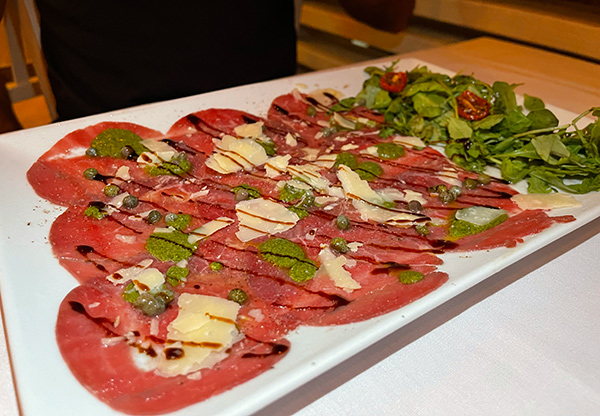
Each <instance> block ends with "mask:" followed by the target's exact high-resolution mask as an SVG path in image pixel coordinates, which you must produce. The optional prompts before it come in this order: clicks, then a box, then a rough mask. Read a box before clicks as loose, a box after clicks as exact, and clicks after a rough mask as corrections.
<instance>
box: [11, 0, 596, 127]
mask: <svg viewBox="0 0 600 416" xmlns="http://www.w3.org/2000/svg"><path fill="white" fill-rule="evenodd" d="M9 3H10V2H9ZM30 4H32V2H31V1H23V0H18V6H17V7H14V8H13V11H12V15H13V17H15V18H14V19H12V21H11V22H10V23H8V27H7V20H8V19H7V18H5V19H4V20H3V21H2V24H1V25H0V79H3V80H5V81H6V82H8V87H9V91H10V95H11V100H12V102H13V106H14V108H15V112H16V114H17V117H18V118H19V121H20V122H21V124H22V125H23V126H24V127H25V128H29V127H35V126H39V125H43V124H47V123H50V122H51V120H52V118H53V117H52V112H53V104H52V97H51V94H50V93H48V89H47V85H46V80H45V74H44V73H43V62H40V51H39V46H38V42H37V40H36V30H38V28H36V27H35V18H34V19H33V20H34V21H33V27H32V23H31V14H32V12H31V9H30V8H28V7H27V6H28V5H30ZM8 13H9V10H8V9H7V14H8ZM298 31H299V32H298V33H299V38H298V72H299V73H302V72H308V71H313V70H320V69H326V68H333V67H337V66H342V65H347V64H351V63H355V62H361V61H365V60H369V59H375V58H381V57H384V56H389V55H395V54H402V53H408V52H411V51H416V50H422V49H431V48H435V47H440V46H444V45H447V44H450V43H456V42H460V41H465V40H469V39H472V38H476V37H480V36H491V37H495V38H499V39H504V40H510V41H514V42H517V43H522V44H525V45H530V46H535V47H539V48H543V49H547V50H550V51H554V52H558V53H561V54H565V55H569V56H573V57H576V58H579V59H583V60H586V61H590V62H594V63H600V0H552V1H548V0H416V7H415V11H414V16H413V18H412V19H411V23H410V25H409V27H408V28H407V29H406V30H405V31H403V32H401V33H398V34H390V33H386V32H382V31H379V30H375V29H372V28H370V27H368V26H366V25H364V24H362V23H359V22H357V21H356V20H354V19H352V18H351V17H349V16H348V15H347V14H346V13H345V12H344V11H343V9H342V8H341V6H340V5H339V3H338V2H337V0H304V1H303V2H302V5H301V14H300V18H299V28H298ZM9 45H10V48H9Z"/></svg>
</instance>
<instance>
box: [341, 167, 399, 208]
mask: <svg viewBox="0 0 600 416" xmlns="http://www.w3.org/2000/svg"><path fill="white" fill-rule="evenodd" d="M337 176H338V179H339V180H340V182H341V183H342V187H343V188H344V193H345V194H346V197H348V198H350V199H353V200H357V199H358V200H364V201H368V202H371V203H373V204H377V205H383V204H385V203H386V202H389V200H386V199H384V198H383V197H382V196H381V195H379V194H378V193H377V192H375V191H374V190H373V189H371V187H370V186H369V182H367V181H365V180H363V179H361V178H360V176H358V173H356V172H354V171H353V170H352V169H350V168H349V167H348V166H346V165H340V167H339V169H338V172H337Z"/></svg>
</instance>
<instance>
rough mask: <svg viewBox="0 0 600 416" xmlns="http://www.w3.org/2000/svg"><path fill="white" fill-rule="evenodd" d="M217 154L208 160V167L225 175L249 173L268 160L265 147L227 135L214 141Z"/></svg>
mask: <svg viewBox="0 0 600 416" xmlns="http://www.w3.org/2000/svg"><path fill="white" fill-rule="evenodd" d="M214 142H215V152H214V153H213V154H212V155H210V156H209V157H208V159H207V160H206V166H208V167H209V168H211V169H213V170H215V171H217V172H219V173H223V174H228V173H234V172H239V171H241V170H245V171H249V170H252V169H254V168H255V167H257V166H260V165H262V164H264V163H265V162H266V161H267V160H268V159H269V156H267V153H266V152H265V149H264V147H262V146H261V145H260V144H259V143H257V142H256V141H255V140H254V139H249V138H245V139H238V138H236V137H233V136H230V135H225V136H223V138H222V139H220V140H219V139H214Z"/></svg>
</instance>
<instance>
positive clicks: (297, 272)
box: [258, 238, 317, 282]
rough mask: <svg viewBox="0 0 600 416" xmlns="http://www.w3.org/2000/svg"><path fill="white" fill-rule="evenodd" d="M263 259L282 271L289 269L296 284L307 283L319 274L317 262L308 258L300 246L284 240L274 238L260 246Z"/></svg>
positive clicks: (259, 249) (259, 250)
mask: <svg viewBox="0 0 600 416" xmlns="http://www.w3.org/2000/svg"><path fill="white" fill-rule="evenodd" d="M258 252H259V254H260V255H261V257H262V258H263V259H264V260H266V261H268V262H269V263H271V264H274V265H275V266H277V267H281V268H282V269H289V275H290V277H291V278H292V280H294V281H296V282H305V281H307V280H310V279H312V278H313V276H314V275H315V273H316V272H317V266H316V265H315V262H314V261H312V260H310V259H308V258H306V255H305V254H304V250H302V247H300V246H299V245H297V244H295V243H292V242H291V241H289V240H286V239H284V238H272V239H270V240H267V241H265V242H263V243H261V244H260V245H259V246H258Z"/></svg>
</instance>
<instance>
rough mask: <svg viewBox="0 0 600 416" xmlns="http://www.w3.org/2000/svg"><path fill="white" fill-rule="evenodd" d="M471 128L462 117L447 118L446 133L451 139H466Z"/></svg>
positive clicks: (471, 131)
mask: <svg viewBox="0 0 600 416" xmlns="http://www.w3.org/2000/svg"><path fill="white" fill-rule="evenodd" d="M472 133H473V129H472V128H471V126H469V123H468V122H467V121H466V120H463V119H462V118H457V117H452V118H451V119H449V120H448V134H449V135H450V137H451V138H453V139H468V138H469V137H471V134H472Z"/></svg>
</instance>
